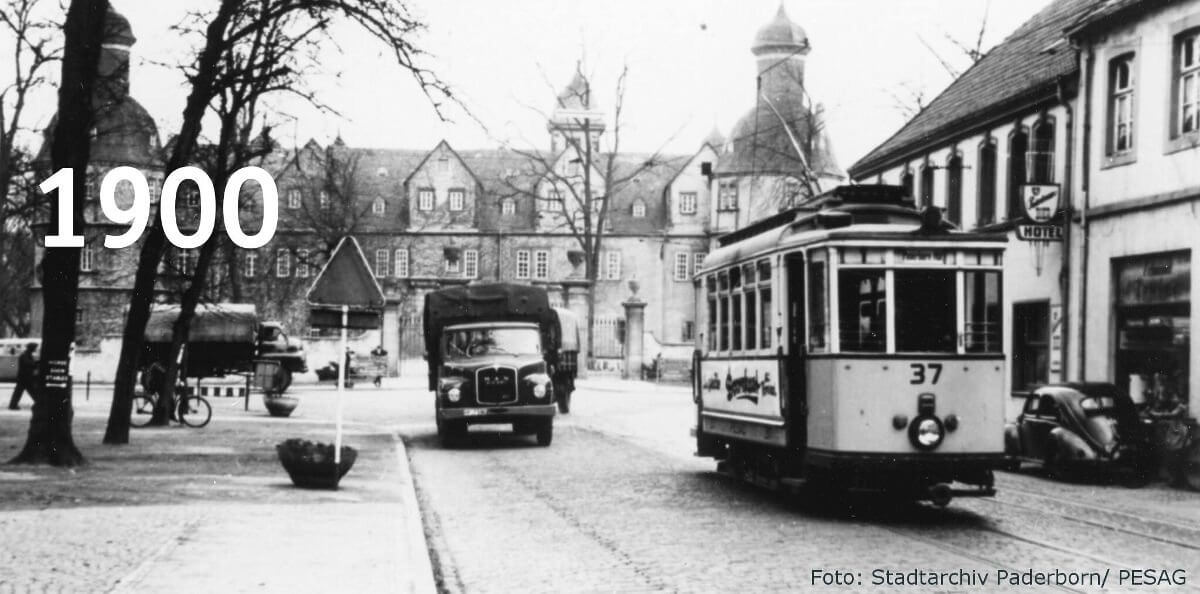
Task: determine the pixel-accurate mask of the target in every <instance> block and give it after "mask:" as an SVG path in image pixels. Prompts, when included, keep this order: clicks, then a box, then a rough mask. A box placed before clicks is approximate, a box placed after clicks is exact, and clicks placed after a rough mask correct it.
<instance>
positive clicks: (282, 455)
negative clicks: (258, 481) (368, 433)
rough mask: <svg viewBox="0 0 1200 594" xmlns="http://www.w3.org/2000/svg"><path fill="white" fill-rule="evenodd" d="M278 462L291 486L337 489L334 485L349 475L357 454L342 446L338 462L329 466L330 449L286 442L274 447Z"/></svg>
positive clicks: (297, 441)
mask: <svg viewBox="0 0 1200 594" xmlns="http://www.w3.org/2000/svg"><path fill="white" fill-rule="evenodd" d="M275 453H276V454H278V455H279V462H280V463H281V464H283V469H284V470H286V471H287V473H288V476H289V477H291V479H292V484H294V485H296V486H297V487H303V488H306V489H337V488H338V482H339V481H341V480H342V477H344V476H346V473H347V472H350V468H351V467H352V466H354V461H355V460H357V459H358V451H357V450H355V449H354V448H352V447H350V446H347V445H343V446H342V462H341V464H339V465H334V463H333V445H332V444H327V443H313V442H311V441H308V440H306V439H289V440H287V441H284V442H282V443H280V444H278V445H276V446H275Z"/></svg>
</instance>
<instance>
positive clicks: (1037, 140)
mask: <svg viewBox="0 0 1200 594" xmlns="http://www.w3.org/2000/svg"><path fill="white" fill-rule="evenodd" d="M1032 140H1033V144H1032V145H1031V146H1030V147H1029V153H1028V157H1027V158H1028V159H1029V164H1028V165H1027V167H1028V168H1029V182H1030V183H1034V184H1052V183H1054V118H1052V117H1043V118H1041V119H1040V120H1038V121H1037V123H1036V124H1034V125H1033V139H1032Z"/></svg>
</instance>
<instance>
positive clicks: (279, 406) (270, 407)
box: [263, 394, 300, 417]
mask: <svg viewBox="0 0 1200 594" xmlns="http://www.w3.org/2000/svg"><path fill="white" fill-rule="evenodd" d="M299 404H300V399H299V398H296V397H295V396H285V395H283V394H263V406H266V407H267V412H269V413H271V416H272V417H287V416H291V414H292V411H293V410H296V406H297V405H299Z"/></svg>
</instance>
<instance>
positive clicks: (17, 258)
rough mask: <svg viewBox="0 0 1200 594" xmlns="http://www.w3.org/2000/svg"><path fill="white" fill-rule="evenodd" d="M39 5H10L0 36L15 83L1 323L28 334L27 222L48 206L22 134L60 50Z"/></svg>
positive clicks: (1, 195)
mask: <svg viewBox="0 0 1200 594" xmlns="http://www.w3.org/2000/svg"><path fill="white" fill-rule="evenodd" d="M41 5H42V2H41V0H12V1H10V2H8V3H7V4H5V5H3V6H0V36H2V37H3V38H4V40H5V42H8V41H11V46H9V47H10V48H11V50H12V54H11V55H12V65H13V78H12V80H11V81H10V82H8V84H7V85H5V86H4V87H3V89H0V324H3V325H4V327H6V328H7V330H8V331H9V332H11V333H14V334H17V335H19V336H25V335H26V334H28V333H29V331H30V327H29V285H30V284H31V283H32V281H33V252H32V249H31V248H30V246H31V245H32V243H33V237H32V234H31V233H30V231H29V223H30V220H31V219H32V218H33V215H34V213H35V211H36V210H37V209H39V208H41V207H43V206H44V205H45V200H44V197H43V196H42V194H41V192H40V191H38V190H37V189H36V187H35V185H34V183H33V181H34V178H33V176H32V173H33V167H32V165H33V163H32V162H33V154H32V153H30V152H29V151H28V150H25V149H24V148H22V147H21V146H20V143H19V141H18V135H19V134H21V133H22V132H23V131H24V130H25V128H24V126H23V119H24V115H25V108H26V106H27V105H28V102H29V99H30V95H31V93H33V92H35V91H36V90H38V89H39V88H41V87H43V86H45V85H46V83H47V76H48V75H50V74H51V68H50V67H51V66H52V65H53V64H54V63H55V62H56V61H57V60H58V59H59V57H60V55H61V47H59V45H58V43H59V40H58V39H57V38H56V37H55V35H54V33H55V31H56V29H57V27H56V26H54V25H51V24H50V23H49V22H47V21H46V20H44V19H43V18H41V15H40V12H41V8H42V6H41Z"/></svg>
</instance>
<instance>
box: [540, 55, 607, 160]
mask: <svg viewBox="0 0 1200 594" xmlns="http://www.w3.org/2000/svg"><path fill="white" fill-rule="evenodd" d="M546 128H547V130H548V131H549V132H550V152H551V154H555V155H557V154H558V153H560V152H562V151H564V150H566V149H567V148H570V147H576V148H578V150H579V151H580V152H584V151H585V150H587V149H586V148H585V147H587V146H588V144H585V143H590V145H591V151H592V152H593V153H595V152H598V151H599V150H600V135H601V134H603V133H604V129H605V123H604V112H603V111H600V109H599V108H597V106H596V102H595V97H594V95H593V93H592V83H591V81H589V80H588V78H587V76H586V75H585V74H584V73H583V62H582V61H580V62H576V63H575V76H573V77H572V78H571V82H570V83H569V84H567V86H566V87H564V88H563V90H562V91H561V92H560V93H559V94H558V98H557V99H556V100H555V103H554V110H553V111H552V112H551V114H550V121H549V122H548V123H547V124H546Z"/></svg>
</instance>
